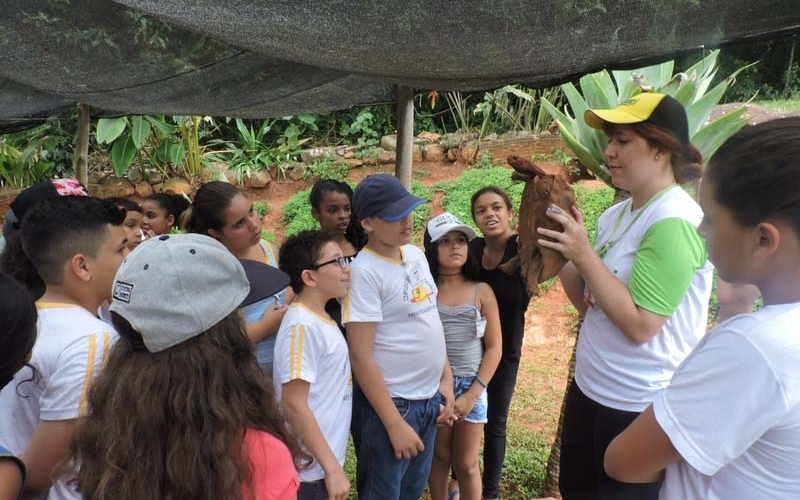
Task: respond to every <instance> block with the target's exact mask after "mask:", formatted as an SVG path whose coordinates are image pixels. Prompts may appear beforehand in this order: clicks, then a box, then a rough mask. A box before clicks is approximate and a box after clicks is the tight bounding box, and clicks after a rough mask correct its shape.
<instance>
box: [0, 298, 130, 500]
mask: <svg viewBox="0 0 800 500" xmlns="http://www.w3.org/2000/svg"><path fill="white" fill-rule="evenodd" d="M37 308H38V312H39V333H38V337H37V338H36V344H35V345H34V347H33V354H32V357H31V361H30V364H31V365H32V366H34V367H35V368H36V373H35V374H34V373H33V372H32V371H31V369H30V368H28V367H25V368H23V369H22V370H20V371H19V372H17V373H16V375H14V380H12V381H11V383H9V384H8V385H6V386H5V387H4V388H3V390H2V391H0V442H2V443H4V444H6V446H8V448H9V449H10V450H11V451H12V452H14V453H15V454H17V455H22V454H23V453H24V452H25V449H26V448H27V447H28V443H29V442H30V440H31V437H32V436H33V432H34V430H35V429H36V426H37V425H38V424H39V422H40V421H42V420H44V421H60V420H71V419H74V418H77V417H78V416H79V415H82V414H85V413H86V411H87V405H88V401H87V392H88V389H89V385H90V383H91V381H92V380H93V379H94V377H96V376H97V374H98V373H99V371H100V368H101V367H102V365H103V360H104V359H105V357H106V355H107V354H108V351H109V349H110V348H111V345H112V344H113V343H114V342H115V341H116V339H117V335H116V333H115V332H114V330H113V329H112V328H111V327H110V326H109V325H108V324H106V323H104V322H102V321H100V320H99V319H97V318H96V317H95V316H93V315H92V314H91V313H89V312H88V311H87V310H86V309H83V308H82V307H78V306H71V305H66V304H47V303H37ZM42 498H48V499H49V500H67V499H80V498H82V497H81V496H80V495H79V494H78V493H77V492H75V490H74V488H73V487H72V486H67V484H66V480H65V478H63V477H61V478H59V479H57V480H56V481H55V482H54V483H53V486H52V487H51V488H50V492H49V494H48V495H47V496H46V497H42Z"/></svg>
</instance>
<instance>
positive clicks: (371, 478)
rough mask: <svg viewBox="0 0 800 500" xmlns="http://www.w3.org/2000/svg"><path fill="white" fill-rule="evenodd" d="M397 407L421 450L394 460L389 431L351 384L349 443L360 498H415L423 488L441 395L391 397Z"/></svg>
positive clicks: (365, 399)
mask: <svg viewBox="0 0 800 500" xmlns="http://www.w3.org/2000/svg"><path fill="white" fill-rule="evenodd" d="M392 400H393V401H394V404H395V406H396V407H397V411H399V412H400V415H401V416H402V417H403V420H405V421H406V423H407V424H408V425H410V426H411V427H412V428H413V429H414V430H415V431H416V432H417V434H418V435H419V437H420V439H421V440H422V443H423V444H424V445H425V451H423V452H422V453H420V454H419V455H417V456H416V457H414V458H411V459H405V460H397V459H396V458H395V457H394V448H392V442H391V441H390V440H389V434H388V433H387V432H386V428H385V427H384V426H383V422H381V419H380V418H378V414H377V413H375V410H373V409H372V406H371V405H370V404H369V401H368V400H367V398H366V396H364V393H363V392H361V390H360V389H358V386H354V387H353V425H352V427H351V429H352V432H353V443H354V445H355V449H356V457H357V459H358V465H357V468H356V488H357V489H358V498H359V499H361V500H370V499H374V500H418V499H419V497H421V496H422V492H423V491H424V490H425V485H426V484H427V482H428V475H429V474H430V471H431V461H432V460H433V446H434V442H435V439H436V417H437V416H438V415H439V403H440V402H441V396H440V395H439V394H438V393H437V394H436V395H435V396H433V397H432V398H430V399H423V400H418V401H411V400H408V399H402V398H392Z"/></svg>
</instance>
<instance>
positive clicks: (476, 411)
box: [453, 376, 489, 424]
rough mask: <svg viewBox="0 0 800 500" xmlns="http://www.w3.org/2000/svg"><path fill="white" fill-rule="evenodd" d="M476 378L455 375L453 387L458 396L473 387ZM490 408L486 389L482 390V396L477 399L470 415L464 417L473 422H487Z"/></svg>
mask: <svg viewBox="0 0 800 500" xmlns="http://www.w3.org/2000/svg"><path fill="white" fill-rule="evenodd" d="M474 380H475V377H458V376H453V386H454V387H453V389H454V391H453V392H455V396H456V398H458V397H459V396H460V395H462V394H464V393H465V392H467V391H468V390H469V388H470V387H472V382H473V381H474ZM488 410H489V403H488V396H487V395H486V389H484V390H483V392H481V395H480V397H478V399H476V400H475V405H474V406H473V407H472V411H471V412H469V415H467V416H466V417H464V420H466V421H467V422H469V423H471V424H485V423H486V421H487V419H486V414H487V412H488Z"/></svg>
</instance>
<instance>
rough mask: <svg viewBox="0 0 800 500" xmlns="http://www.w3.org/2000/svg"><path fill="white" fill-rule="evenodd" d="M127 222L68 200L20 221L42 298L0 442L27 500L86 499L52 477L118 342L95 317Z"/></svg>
mask: <svg viewBox="0 0 800 500" xmlns="http://www.w3.org/2000/svg"><path fill="white" fill-rule="evenodd" d="M124 219H125V212H124V211H121V210H120V209H119V208H118V207H116V206H115V205H114V204H113V203H110V202H106V201H102V200H98V199H97V198H90V197H75V196H68V197H62V198H59V199H56V200H51V201H45V202H41V203H40V204H38V205H37V206H35V207H34V208H32V209H31V210H30V211H29V213H28V214H27V216H26V217H25V219H24V220H23V221H22V225H21V236H20V237H21V238H22V247H23V249H24V252H25V255H26V256H27V258H28V259H29V264H30V265H31V266H32V267H33V268H34V269H35V272H36V274H38V276H39V277H40V278H41V279H42V281H43V282H44V284H45V293H44V295H43V296H42V297H41V298H40V299H39V301H38V302H37V308H38V309H39V335H38V337H37V339H36V343H35V345H34V348H33V354H32V357H31V360H30V363H29V365H28V366H26V367H25V368H23V369H22V370H20V371H19V372H17V374H16V375H15V376H14V380H13V381H12V382H11V383H10V384H9V385H7V386H6V387H5V388H4V389H3V390H2V392H0V442H3V443H5V444H6V445H7V446H8V447H9V448H10V450H11V451H12V452H13V453H15V454H18V455H21V456H22V459H23V462H24V463H25V466H26V468H27V478H26V479H27V482H26V489H25V493H26V495H28V496H29V497H34V498H35V497H39V496H41V497H42V498H44V497H45V496H46V497H47V498H48V499H51V500H52V499H59V500H60V499H78V498H81V497H80V495H78V494H77V492H75V491H74V488H73V487H72V486H70V485H68V484H67V482H66V480H65V478H64V477H58V476H55V474H56V473H57V466H58V464H59V462H60V461H61V460H62V459H64V458H65V457H66V455H67V452H68V449H69V444H70V441H71V438H72V432H73V427H74V424H75V419H76V418H77V417H78V416H79V415H81V414H83V413H85V412H86V411H87V400H86V393H87V389H88V388H89V384H90V383H91V381H92V379H93V377H94V376H95V375H97V373H98V371H99V370H100V368H101V366H102V364H103V360H104V358H105V355H106V353H107V352H108V350H109V348H110V347H111V344H112V342H114V341H115V339H116V334H115V333H114V331H113V329H112V328H111V327H110V326H109V325H108V324H106V323H104V322H102V321H100V320H99V319H98V318H97V316H96V314H97V310H98V308H99V307H100V304H102V303H103V302H107V301H110V300H111V288H112V282H113V279H114V274H115V273H116V271H117V268H118V267H119V265H120V263H121V262H122V259H123V258H124V257H125V255H127V253H128V249H127V246H126V243H127V241H126V237H125V230H124V228H123V226H122V222H123V220H124ZM54 476H55V477H54Z"/></svg>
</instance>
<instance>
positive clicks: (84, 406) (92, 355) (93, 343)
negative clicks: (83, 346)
mask: <svg viewBox="0 0 800 500" xmlns="http://www.w3.org/2000/svg"><path fill="white" fill-rule="evenodd" d="M101 335H102V340H101V342H102V346H99V345H98V338H97V337H98V335H91V336H90V337H87V339H86V340H87V342H88V344H89V345H88V355H87V357H86V373H85V374H84V377H83V387H82V389H81V404H80V414H81V415H86V413H87V412H88V410H89V389H90V387H91V385H92V381H93V380H94V379H95V377H96V376H97V375H98V374H99V373H100V370H101V369H102V368H103V367H104V366H105V365H106V360H107V359H108V352H109V350H110V349H111V334H109V333H108V332H103V333H102V334H101ZM98 351H99V352H100V356H101V357H100V359H99V360H98V359H97V355H98ZM98 361H99V363H98ZM95 367H97V370H96V368H95Z"/></svg>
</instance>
